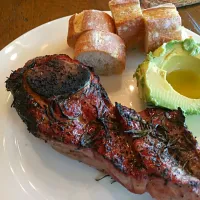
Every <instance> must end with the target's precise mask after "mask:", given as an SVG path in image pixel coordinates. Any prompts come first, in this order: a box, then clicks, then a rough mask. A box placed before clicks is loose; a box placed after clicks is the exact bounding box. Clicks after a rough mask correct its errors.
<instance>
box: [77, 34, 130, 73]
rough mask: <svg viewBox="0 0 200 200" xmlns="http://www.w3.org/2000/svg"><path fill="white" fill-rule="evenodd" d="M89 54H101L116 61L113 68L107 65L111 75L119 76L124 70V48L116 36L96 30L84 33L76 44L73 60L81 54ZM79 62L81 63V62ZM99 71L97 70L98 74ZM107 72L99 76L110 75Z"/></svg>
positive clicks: (111, 65)
mask: <svg viewBox="0 0 200 200" xmlns="http://www.w3.org/2000/svg"><path fill="white" fill-rule="evenodd" d="M91 52H102V53H105V54H106V55H108V56H110V57H111V58H114V59H115V60H116V65H115V66H113V63H108V65H107V68H108V69H109V70H108V71H109V72H111V74H120V73H122V72H123V70H124V69H125V63H126V47H125V44H124V42H123V40H122V39H121V38H120V37H119V36H118V35H116V34H113V33H110V32H104V31H98V30H90V31H86V32H85V33H83V34H82V35H81V36H80V37H79V38H78V40H77V42H76V45H75V49H74V56H75V59H77V60H79V57H80V55H81V54H82V53H91ZM79 61H80V62H82V60H79ZM88 62H89V61H88ZM84 64H87V63H84ZM114 68H115V69H116V70H114ZM112 69H113V70H112ZM100 71H101V70H98V72H100ZM109 72H102V73H101V72H100V75H102V74H103V75H110V73H109Z"/></svg>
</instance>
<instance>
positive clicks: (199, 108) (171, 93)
mask: <svg viewBox="0 0 200 200" xmlns="http://www.w3.org/2000/svg"><path fill="white" fill-rule="evenodd" d="M172 58H173V59H172ZM170 59H171V60H174V61H178V62H182V65H183V66H184V65H186V63H187V65H188V67H187V69H188V68H190V67H192V65H193V64H194V65H195V66H197V68H198V66H199V71H197V73H200V44H198V43H196V42H195V41H194V40H193V39H191V38H190V39H186V40H184V41H176V40H173V41H171V42H169V43H165V44H163V45H162V46H161V47H159V48H158V49H156V50H155V51H154V52H150V53H149V54H148V55H147V57H146V59H145V61H144V62H143V63H142V64H140V65H139V66H138V68H137V70H136V72H135V74H134V77H136V79H137V85H138V89H139V94H140V98H142V99H143V100H144V101H145V102H146V103H147V104H149V105H155V106H160V107H165V108H168V109H172V110H173V109H178V108H179V107H180V108H181V109H182V110H183V111H184V113H185V114H200V99H191V98H188V97H185V96H183V95H181V94H179V93H178V92H176V91H175V90H174V89H173V87H172V86H171V85H170V84H169V83H168V82H167V80H166V75H167V72H168V71H169V70H170V67H171V66H169V64H168V63H169V60H170ZM190 61H191V62H190ZM176 63H177V62H175V63H172V62H171V61H170V65H173V64H174V65H176ZM180 66H181V65H180ZM175 69H176V68H174V70H175ZM195 70H196V68H195ZM195 72H196V71H195Z"/></svg>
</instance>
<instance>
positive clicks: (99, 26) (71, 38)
mask: <svg viewBox="0 0 200 200" xmlns="http://www.w3.org/2000/svg"><path fill="white" fill-rule="evenodd" d="M92 29H96V30H103V31H105V32H111V33H115V24H114V21H113V18H112V17H111V16H110V15H108V14H107V13H105V12H103V11H99V10H84V11H82V12H81V13H79V14H74V15H72V16H71V18H70V20H69V27H68V36H67V43H68V45H69V46H70V47H72V48H74V47H75V43H76V40H77V39H78V37H79V36H80V35H81V34H82V33H83V32H84V31H88V30H92Z"/></svg>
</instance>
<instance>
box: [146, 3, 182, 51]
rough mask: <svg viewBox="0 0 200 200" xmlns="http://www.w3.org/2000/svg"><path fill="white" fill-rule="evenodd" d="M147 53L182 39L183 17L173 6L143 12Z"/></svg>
mask: <svg viewBox="0 0 200 200" xmlns="http://www.w3.org/2000/svg"><path fill="white" fill-rule="evenodd" d="M143 16H144V21H145V29H146V35H145V51H146V52H147V53H148V52H149V51H153V50H155V49H156V48H158V47H159V46H161V45H162V44H163V43H165V42H169V41H171V40H181V39H182V26H181V17H180V15H179V13H178V11H177V10H176V7H175V6H174V5H173V4H164V5H162V6H157V7H152V8H149V9H146V10H143Z"/></svg>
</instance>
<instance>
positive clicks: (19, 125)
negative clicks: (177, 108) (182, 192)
mask: <svg viewBox="0 0 200 200" xmlns="http://www.w3.org/2000/svg"><path fill="white" fill-rule="evenodd" d="M68 19H69V17H65V18H61V19H58V20H55V21H52V22H49V23H47V24H44V25H42V26H40V27H38V28H36V29H34V30H32V31H30V32H28V33H26V34H24V35H22V36H21V37H19V38H18V39H16V40H15V41H13V42H12V43H10V44H9V45H8V46H7V47H5V48H4V49H3V50H1V52H0V74H1V80H0V94H1V97H0V159H1V161H0V199H2V200H16V199H20V200H32V199H35V200H79V199H83V200H102V199H107V200H121V199H126V200H132V199H134V200H151V199H152V198H151V197H150V196H149V195H148V194H144V195H134V194H131V193H130V192H128V191H127V190H126V189H125V188H124V187H122V186H121V185H120V184H118V183H114V184H110V182H111V181H112V180H111V179H110V178H105V179H103V180H102V181H100V182H96V181H95V178H96V177H97V176H99V174H100V173H99V172H98V171H97V170H95V169H93V168H91V167H88V166H86V165H84V164H82V163H79V162H78V161H74V160H71V159H69V158H67V157H65V156H63V155H61V154H59V153H57V152H56V151H54V150H53V149H52V148H51V147H50V146H48V145H47V144H45V143H44V142H43V141H40V140H39V139H36V138H35V137H34V136H32V135H31V134H30V133H28V131H27V130H26V126H25V125H24V124H23V122H22V121H21V119H20V118H19V117H18V115H17V113H16V111H15V110H14V109H13V108H11V107H10V105H11V103H12V97H11V95H10V94H9V93H8V92H6V90H5V83H4V82H5V80H6V77H8V76H9V74H10V73H11V70H13V69H17V68H19V67H22V66H23V65H24V63H25V62H26V61H27V60H29V59H32V58H34V57H36V56H42V55H46V54H55V53H56V54H59V53H65V54H68V55H70V56H73V51H72V49H70V48H68V47H67V43H66V37H67V28H68V27H67V24H68ZM187 33H188V34H189V35H190V36H193V37H194V38H195V39H196V40H197V41H199V42H200V37H199V36H197V35H196V34H194V33H192V32H190V31H188V30H187ZM144 57H145V55H144V54H143V53H141V52H138V51H137V50H133V51H131V52H129V55H128V58H127V69H126V71H125V72H124V73H123V75H122V76H112V77H102V78H101V82H102V83H103V85H104V87H105V88H106V90H107V92H108V94H109V96H110V98H111V100H112V101H113V102H114V101H118V102H120V103H122V104H123V105H126V106H128V107H131V108H134V109H136V110H141V109H142V102H141V101H140V100H139V98H138V91H137V87H136V80H134V79H133V78H132V75H133V72H134V71H135V69H136V68H137V66H138V64H139V63H141V62H142V60H143V59H144ZM199 122H200V117H199V116H192V117H188V118H187V124H188V125H189V128H190V130H192V131H193V132H194V134H197V133H198V125H199V124H198V123H199Z"/></svg>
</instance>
